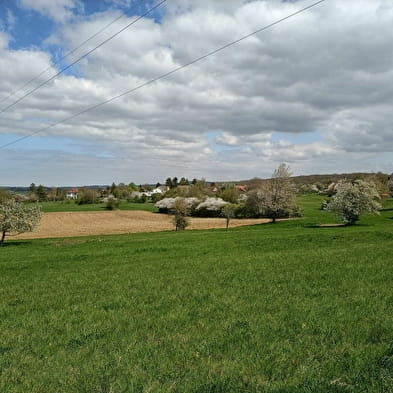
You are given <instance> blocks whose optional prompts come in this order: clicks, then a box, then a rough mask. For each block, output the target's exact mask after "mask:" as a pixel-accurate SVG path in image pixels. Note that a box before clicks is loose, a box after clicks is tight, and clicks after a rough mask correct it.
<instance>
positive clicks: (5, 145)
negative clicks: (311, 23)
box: [0, 0, 326, 149]
mask: <svg viewBox="0 0 393 393" xmlns="http://www.w3.org/2000/svg"><path fill="white" fill-rule="evenodd" d="M325 1H326V0H319V1H316V2H314V3H312V4H310V5H308V6H306V7H304V8H301V9H300V10H298V11H296V12H293V13H291V14H289V15H287V16H285V17H283V18H280V19H278V20H276V21H274V22H272V23H269V24H268V25H265V26H263V27H261V28H259V29H257V30H255V31H253V32H251V33H249V34H246V35H244V36H242V37H240V38H238V39H236V40H234V41H231V42H229V43H227V44H225V45H223V46H220V47H219V48H217V49H214V50H212V51H210V52H208V53H206V54H204V55H202V56H199V57H197V58H195V59H194V60H192V61H189V62H187V63H185V64H182V65H180V66H178V67H176V68H174V69H172V70H171V71H168V72H166V73H164V74H161V75H160V76H157V77H155V78H153V79H150V80H149V81H147V82H144V83H142V84H140V85H138V86H135V87H133V88H131V89H129V90H126V91H124V92H123V93H120V94H118V95H116V96H114V97H111V98H109V99H107V100H105V101H102V102H100V103H98V104H95V105H92V106H90V107H88V108H85V109H83V110H81V111H79V112H76V113H74V114H73V115H71V116H69V117H66V118H64V119H62V120H59V121H57V122H55V123H52V124H50V125H49V126H46V127H43V128H41V129H39V130H37V131H34V132H33V133H31V134H28V135H24V136H22V137H20V138H17V139H15V140H13V141H11V142H8V143H5V144H4V145H1V146H0V149H4V148H5V147H8V146H11V145H13V144H15V143H17V142H20V141H22V140H25V139H27V138H30V137H32V136H34V135H37V134H39V133H42V132H44V131H47V130H49V129H51V128H53V127H55V126H58V125H60V124H62V123H65V122H68V121H70V120H72V119H74V118H76V117H78V116H80V115H82V114H84V113H87V112H90V111H92V110H94V109H97V108H100V107H102V106H103V105H106V104H109V103H110V102H112V101H115V100H117V99H119V98H121V97H124V96H126V95H128V94H131V93H134V92H136V91H138V90H140V89H142V88H144V87H146V86H149V85H151V84H153V83H155V82H157V81H159V80H162V79H164V78H167V77H168V76H170V75H173V74H174V73H176V72H178V71H180V70H182V69H184V68H186V67H189V66H191V65H193V64H196V63H198V62H200V61H202V60H204V59H206V58H207V57H210V56H213V55H215V54H217V53H218V52H221V51H223V50H224V49H227V48H229V47H231V46H233V45H236V44H238V43H239V42H242V41H244V40H246V39H248V38H250V37H252V36H254V35H255V34H258V33H261V32H263V31H265V30H267V29H269V28H271V27H273V26H276V25H278V24H279V23H282V22H284V21H286V20H288V19H290V18H293V17H294V16H296V15H299V14H301V13H303V12H305V11H307V10H310V9H311V8H313V7H316V6H317V5H319V4H321V3H323V2H325Z"/></svg>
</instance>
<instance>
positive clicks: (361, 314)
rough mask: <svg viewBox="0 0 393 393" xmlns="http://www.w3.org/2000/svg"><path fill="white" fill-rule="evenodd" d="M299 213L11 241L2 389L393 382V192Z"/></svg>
mask: <svg viewBox="0 0 393 393" xmlns="http://www.w3.org/2000/svg"><path fill="white" fill-rule="evenodd" d="M301 203H302V205H303V206H304V211H305V218H304V219H302V220H298V221H292V222H281V223H278V224H275V225H264V226H255V227H249V228H238V229H232V230H231V231H229V232H225V231H222V230H215V231H186V232H184V233H175V232H166V233H154V234H135V235H122V236H102V237H92V238H80V239H66V240H64V239H58V240H56V239H52V240H37V241H31V242H22V241H20V242H14V243H9V245H8V246H7V247H4V248H3V249H2V250H0V255H1V260H0V392H5V393H14V392H15V393H16V392H18V393H19V392H29V393H45V392H58V393H63V392H64V393H66V392H67V393H83V392H89V393H90V392H91V393H92V392H108V393H109V392H111V393H118V392H187V393H189V392H191V393H192V392H194V393H208V392H210V393H213V392H214V393H230V392H233V393H246V392H247V393H252V392H269V393H300V392H301V393H306V392H308V393H310V392H313V393H323V392H326V393H327V392H329V393H330V392H354V393H355V392H356V393H358V392H373V393H374V392H385V393H387V392H392V391H393V379H392V378H393V345H392V342H393V293H392V289H391V288H392V277H393V263H392V262H393V255H392V253H391V250H392V246H393V221H392V220H391V218H392V217H393V202H392V201H390V203H389V204H388V205H387V206H386V208H387V210H386V211H384V212H383V214H382V215H381V216H379V217H372V218H366V219H364V220H362V222H361V223H360V224H359V225H357V226H355V227H351V228H315V227H313V226H314V225H315V224H319V223H323V222H331V221H332V217H331V216H330V215H327V213H325V212H321V211H319V210H318V209H317V207H318V206H319V203H320V202H319V199H318V198H317V197H314V198H310V197H302V198H301Z"/></svg>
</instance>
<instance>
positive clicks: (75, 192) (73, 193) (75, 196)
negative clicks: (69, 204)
mask: <svg viewBox="0 0 393 393" xmlns="http://www.w3.org/2000/svg"><path fill="white" fill-rule="evenodd" d="M78 193H79V190H78V189H77V188H71V190H68V191H67V193H66V198H67V199H78Z"/></svg>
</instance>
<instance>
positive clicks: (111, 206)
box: [105, 197, 121, 210]
mask: <svg viewBox="0 0 393 393" xmlns="http://www.w3.org/2000/svg"><path fill="white" fill-rule="evenodd" d="M120 202H121V200H120V199H117V198H113V197H109V198H108V200H107V201H106V203H105V208H106V209H107V210H118V209H119V207H120Z"/></svg>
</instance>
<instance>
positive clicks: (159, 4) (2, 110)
mask: <svg viewBox="0 0 393 393" xmlns="http://www.w3.org/2000/svg"><path fill="white" fill-rule="evenodd" d="M166 1H167V0H162V1H160V2H159V3H158V4H156V5H155V6H154V7H152V8H150V9H149V10H148V11H146V12H145V13H144V14H142V15H140V16H138V17H137V18H136V19H134V20H133V21H132V22H130V23H128V24H127V25H126V26H124V27H123V28H122V29H120V30H119V31H117V32H116V33H114V34H112V35H111V36H110V37H108V38H107V39H105V40H104V41H102V42H101V43H100V44H98V45H97V46H95V47H94V48H93V49H90V50H89V51H88V52H86V53H85V54H83V55H82V56H80V57H78V58H77V59H76V60H74V61H73V62H72V63H71V64H69V65H68V66H66V67H64V68H62V69H61V70H60V71H59V72H57V73H56V74H55V75H53V76H52V77H50V78H49V79H47V80H45V81H44V82H42V83H40V84H39V85H38V86H36V87H35V88H34V89H32V90H30V91H29V92H27V93H26V94H25V95H23V96H22V97H20V98H18V99H17V100H16V101H14V102H13V103H11V104H9V105H7V106H6V107H4V108H3V109H1V110H0V114H1V113H3V112H5V111H6V110H8V109H10V108H12V107H13V106H14V105H16V104H18V103H19V102H21V101H22V100H24V99H25V98H26V97H28V96H29V95H31V94H33V93H34V92H36V91H37V90H38V89H40V88H41V87H42V86H45V85H46V84H47V83H49V82H50V81H52V80H53V79H55V78H57V77H58V76H59V75H60V74H62V73H63V72H64V71H67V70H68V69H69V68H71V67H72V66H73V65H75V64H76V63H78V62H80V61H81V60H82V59H84V58H85V57H87V56H89V55H90V54H91V53H93V52H94V51H96V50H97V49H98V48H100V47H101V46H103V45H104V44H106V43H107V42H108V41H110V40H112V39H113V38H115V37H116V36H118V35H119V34H120V33H122V32H123V31H124V30H126V29H128V28H129V27H130V26H132V25H134V24H135V23H137V22H138V21H139V20H141V19H142V18H144V17H145V16H146V15H148V14H150V13H151V12H152V11H154V10H155V9H157V8H158V7H160V6H161V5H162V4H164V3H165V2H166Z"/></svg>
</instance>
